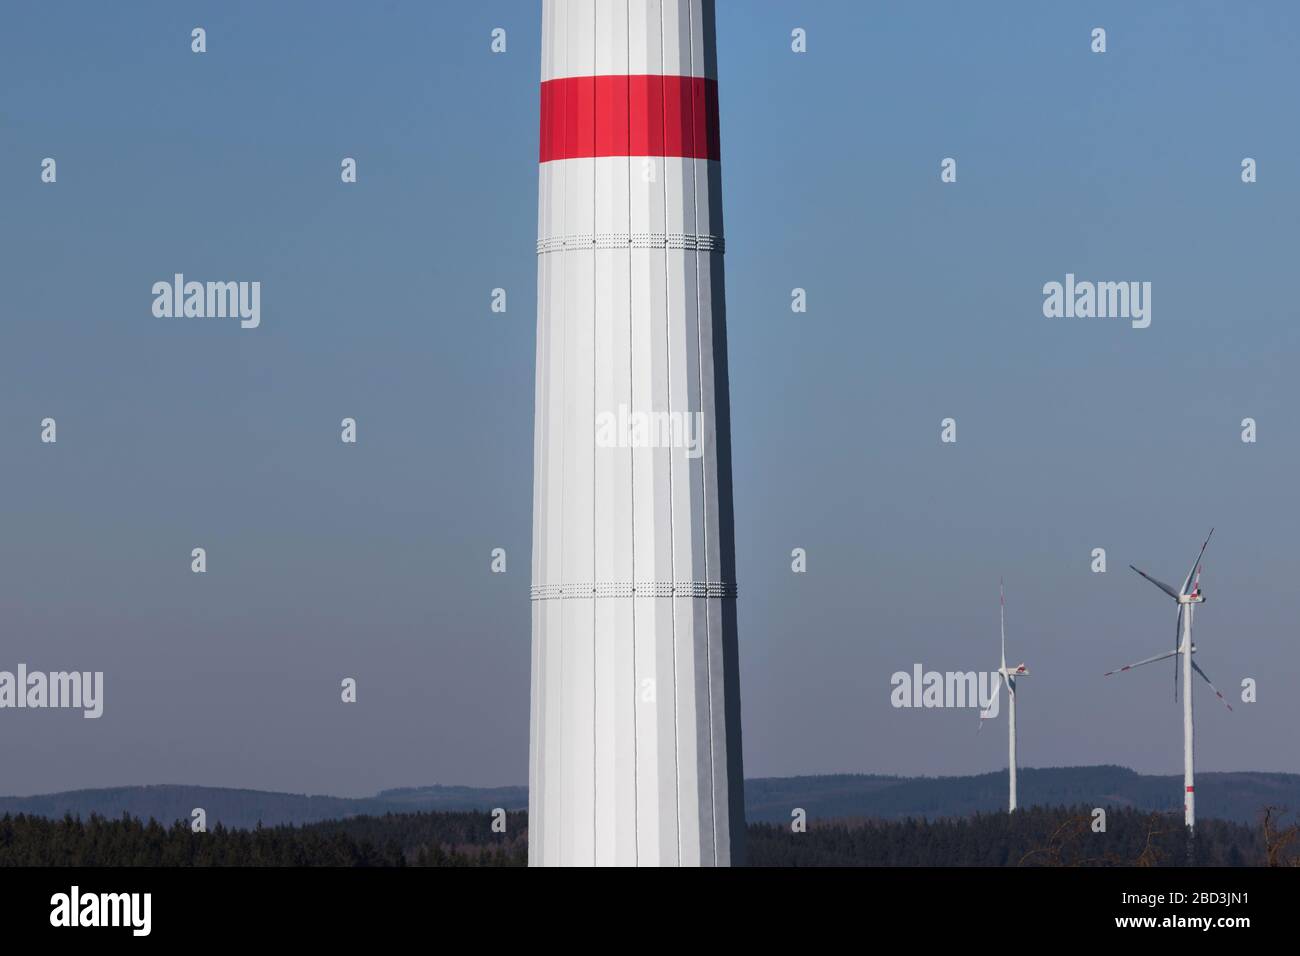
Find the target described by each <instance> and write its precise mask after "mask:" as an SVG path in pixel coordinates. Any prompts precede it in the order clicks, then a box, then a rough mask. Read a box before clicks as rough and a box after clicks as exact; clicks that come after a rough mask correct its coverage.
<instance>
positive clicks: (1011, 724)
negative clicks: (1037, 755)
mask: <svg viewBox="0 0 1300 956" xmlns="http://www.w3.org/2000/svg"><path fill="white" fill-rule="evenodd" d="M998 592H999V594H998V596H999V599H1000V601H1001V604H1002V664H1001V666H1000V667H998V680H999V681H1001V682H1003V683H1005V684H1006V685H1007V766H1008V767H1009V768H1010V781H1009V787H1010V796H1009V798H1008V800H1007V812H1008V813H1014V812H1015V810H1016V678H1017V677H1028V676H1029V668H1028V667H1026V666H1025V665H1024V664H1023V663H1022V664H1020V665H1019V666H1018V667H1007V592H1006V588H1005V587H1003V586H1002V583H1001V582H999V583H998ZM984 716H985V715H984V714H983V713H981V714H980V717H981V718H983V717H984Z"/></svg>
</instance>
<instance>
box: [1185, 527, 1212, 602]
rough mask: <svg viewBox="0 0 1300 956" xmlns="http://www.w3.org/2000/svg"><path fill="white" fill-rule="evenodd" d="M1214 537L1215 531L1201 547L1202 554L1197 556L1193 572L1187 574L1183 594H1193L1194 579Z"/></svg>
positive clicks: (1207, 536)
mask: <svg viewBox="0 0 1300 956" xmlns="http://www.w3.org/2000/svg"><path fill="white" fill-rule="evenodd" d="M1213 537H1214V529H1213V528H1211V529H1210V533H1209V534H1207V535H1206V536H1205V544H1202V545H1201V553H1200V554H1198V555H1197V556H1196V563H1195V564H1193V565H1192V567H1191V570H1189V571H1188V572H1187V577H1185V578H1184V579H1183V591H1182V593H1183V594H1191V593H1192V591H1191V587H1192V578H1194V577H1195V576H1196V569H1197V568H1199V567H1200V566H1201V558H1203V557H1205V548H1206V546H1208V545H1209V543H1210V539H1211V538H1213Z"/></svg>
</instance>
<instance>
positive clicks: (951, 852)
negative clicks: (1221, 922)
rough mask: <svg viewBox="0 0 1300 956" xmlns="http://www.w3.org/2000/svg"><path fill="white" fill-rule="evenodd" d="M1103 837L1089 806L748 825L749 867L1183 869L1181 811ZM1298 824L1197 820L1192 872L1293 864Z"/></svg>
mask: <svg viewBox="0 0 1300 956" xmlns="http://www.w3.org/2000/svg"><path fill="white" fill-rule="evenodd" d="M1105 824H1106V829H1105V832H1096V831H1094V829H1093V817H1092V809H1091V808H1090V807H1028V808H1025V809H1022V810H1018V811H1016V813H1015V814H1014V815H1011V814H1007V813H981V814H976V815H974V816H971V817H962V818H959V819H952V820H930V821H927V820H896V821H887V822H881V821H869V820H860V821H855V820H835V821H828V822H825V823H810V824H809V826H808V831H807V832H806V833H792V832H791V829H790V826H789V825H788V824H785V825H777V824H771V823H756V824H751V825H750V827H749V843H748V854H749V863H750V865H751V866H1185V865H1187V862H1188V845H1187V838H1186V836H1185V835H1184V828H1183V821H1182V814H1181V813H1178V814H1176V815H1175V814H1162V813H1149V812H1145V811H1141V810H1131V809H1110V810H1108V811H1107V813H1106V819H1105ZM1295 832H1296V828H1295V827H1294V826H1291V827H1282V826H1280V825H1279V823H1278V814H1277V813H1276V812H1271V813H1270V815H1269V817H1268V819H1267V821H1265V820H1264V819H1263V818H1262V817H1261V823H1260V825H1258V826H1254V827H1249V826H1245V825H1243V824H1239V823H1231V822H1228V821H1225V820H1198V821H1197V822H1196V839H1195V842H1194V845H1193V847H1192V852H1193V854H1194V863H1195V865H1198V866H1265V865H1269V864H1270V862H1271V863H1272V865H1296V857H1295V854H1294V853H1293V852H1291V849H1290V848H1291V846H1292V845H1293V843H1294V840H1295Z"/></svg>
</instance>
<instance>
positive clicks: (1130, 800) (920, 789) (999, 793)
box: [0, 766, 1300, 829]
mask: <svg viewBox="0 0 1300 956" xmlns="http://www.w3.org/2000/svg"><path fill="white" fill-rule="evenodd" d="M1196 791H1197V794H1196V795H1197V809H1198V811H1200V814H1201V815H1202V816H1205V817H1214V818H1217V819H1221V820H1232V821H1235V822H1237V823H1243V824H1248V825H1254V824H1255V823H1257V822H1258V818H1259V813H1260V810H1261V809H1262V808H1263V807H1265V806H1283V807H1290V808H1292V809H1297V810H1300V775H1297V774H1285V773H1246V772H1241V773H1202V774H1198V775H1197V777H1196ZM1181 794H1182V778H1181V777H1180V776H1174V775H1169V776H1146V775H1142V774H1138V773H1134V772H1133V771H1132V770H1129V769H1127V768H1124V767H1113V766H1101V767H1052V768H1041V769H1034V768H1024V769H1022V770H1021V771H1020V805H1021V806H1022V807H1029V806H1074V805H1086V806H1089V807H1098V806H1104V807H1130V808H1133V809H1137V810H1143V811H1162V812H1163V811H1170V812H1172V811H1178V810H1180V808H1181V806H1182V803H1181ZM1006 799H1007V774H1006V771H1005V770H1002V771H999V772H995V773H987V774H980V775H978V776H970V777H886V776H867V775H860V774H841V775H833V776H817V777H767V778H759V779H755V780H748V781H746V782H745V813H746V817H747V819H748V820H749V821H750V822H770V823H786V822H788V821H789V820H790V814H791V811H792V810H793V809H794V808H796V807H800V808H802V809H804V810H805V811H806V812H807V814H808V817H809V818H810V819H812V820H819V819H822V820H824V819H830V818H843V817H856V818H874V819H883V820H901V819H904V818H907V817H914V818H918V817H923V818H927V819H931V820H935V819H942V818H949V817H966V816H970V815H972V814H974V813H981V812H985V813H989V812H994V811H997V810H1001V809H1003V808H1005V806H1006ZM527 806H528V791H527V789H526V788H525V787H496V788H476V787H447V786H433V787H411V788H405V789H400V790H385V791H382V792H380V793H378V794H375V795H374V796H373V797H358V798H347V797H330V796H308V795H303V794H292V793H273V792H267V791H260V790H234V789H227V788H221V787H195V786H183V785H164V786H146V787H118V788H114V789H107V790H74V791H69V792H66V793H53V794H44V795H40V796H33V797H0V814H4V813H14V814H17V813H24V814H29V815H36V816H43V817H54V818H61V817H63V816H64V815H65V814H72V815H73V816H79V817H82V818H89V816H90V815H91V814H92V813H97V814H99V815H100V816H103V817H108V818H113V819H115V818H117V817H120V816H121V815H122V814H123V813H127V814H130V815H131V816H134V817H139V818H141V819H146V820H147V819H150V818H153V819H156V820H161V821H165V822H167V823H170V822H172V821H174V820H185V821H188V820H189V819H190V814H191V811H193V810H194V808H196V807H202V808H203V809H204V810H205V811H206V813H207V820H208V827H209V829H211V828H212V827H215V826H216V824H217V823H223V824H224V825H225V826H227V827H239V828H251V827H254V826H256V825H257V824H258V823H259V822H261V823H262V824H264V825H265V826H268V827H269V826H276V825H279V824H288V823H293V824H305V823H315V822H318V821H324V820H337V819H341V818H345V817H352V816H358V815H361V814H369V815H382V814H385V813H403V812H418V811H437V810H490V809H493V808H495V807H502V808H504V809H506V810H522V809H525V808H526V807H527Z"/></svg>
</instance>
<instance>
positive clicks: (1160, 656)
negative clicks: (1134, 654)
mask: <svg viewBox="0 0 1300 956" xmlns="http://www.w3.org/2000/svg"><path fill="white" fill-rule="evenodd" d="M1177 656H1178V652H1177V651H1165V653H1163V654H1157V655H1156V656H1155V657H1148V658H1147V659H1146V660H1144V661H1138V662H1137V663H1135V664H1125V665H1124V666H1123V667H1121V668H1119V669H1118V670H1113V671H1106V675H1105V676H1107V677H1109V676H1110V675H1111V674H1122V673H1124V671H1131V670H1132V669H1133V668H1135V667H1141V666H1142V665H1143V664H1153V663H1155V662H1156V661H1163V660H1164V659H1165V658H1166V657H1177Z"/></svg>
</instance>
